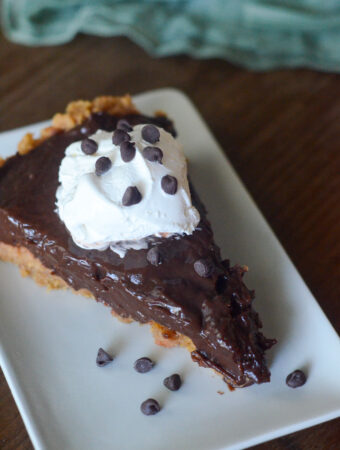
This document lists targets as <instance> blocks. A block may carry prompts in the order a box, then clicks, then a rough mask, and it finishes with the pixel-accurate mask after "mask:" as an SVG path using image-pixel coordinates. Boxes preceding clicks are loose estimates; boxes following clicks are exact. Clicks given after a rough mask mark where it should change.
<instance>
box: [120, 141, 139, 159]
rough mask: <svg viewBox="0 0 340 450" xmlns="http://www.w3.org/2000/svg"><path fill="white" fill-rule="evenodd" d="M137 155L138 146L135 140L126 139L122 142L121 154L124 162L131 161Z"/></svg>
mask: <svg viewBox="0 0 340 450" xmlns="http://www.w3.org/2000/svg"><path fill="white" fill-rule="evenodd" d="M135 155H136V147H135V145H134V143H133V142H127V141H124V142H122V143H121V144H120V156H121V158H122V160H123V161H124V162H126V163H127V162H130V161H132V160H133V158H134V157H135Z"/></svg>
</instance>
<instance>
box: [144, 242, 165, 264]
mask: <svg viewBox="0 0 340 450" xmlns="http://www.w3.org/2000/svg"><path fill="white" fill-rule="evenodd" d="M146 259H147V261H148V262H149V263H150V264H152V265H153V266H158V265H159V264H162V262H163V261H162V254H161V252H160V250H159V248H158V247H157V246H154V247H151V248H150V250H148V252H147V254H146Z"/></svg>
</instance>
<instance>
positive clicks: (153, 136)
mask: <svg viewBox="0 0 340 450" xmlns="http://www.w3.org/2000/svg"><path fill="white" fill-rule="evenodd" d="M142 138H143V139H144V141H146V142H150V144H155V143H156V142H158V141H159V138H160V134H159V130H158V128H156V127H155V126H154V125H145V127H143V128H142Z"/></svg>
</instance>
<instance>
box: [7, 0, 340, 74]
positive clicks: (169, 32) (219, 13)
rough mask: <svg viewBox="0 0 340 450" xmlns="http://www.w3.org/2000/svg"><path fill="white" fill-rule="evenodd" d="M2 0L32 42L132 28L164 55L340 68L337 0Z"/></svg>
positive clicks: (15, 29)
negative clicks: (185, 55)
mask: <svg viewBox="0 0 340 450" xmlns="http://www.w3.org/2000/svg"><path fill="white" fill-rule="evenodd" d="M1 8H2V9H1V19H2V26H3V31H4V33H5V35H6V36H7V37H8V39H10V40H12V41H14V42H17V43H21V44H26V45H56V44H62V43H65V42H67V41H70V40H71V39H73V38H74V36H75V35H76V34H77V33H87V34H93V35H98V36H117V35H124V36H128V37H129V38H130V39H132V40H133V41H134V42H136V43H137V44H139V45H141V46H142V47H144V48H145V49H146V50H147V51H148V52H150V53H151V54H153V55H157V56H168V55H174V54H179V53H181V54H187V55H191V56H194V57H197V58H213V57H218V58H223V59H227V60H229V61H231V62H234V63H236V64H240V65H242V66H245V67H248V68H251V69H256V70H266V69H272V68H275V67H284V66H287V67H297V66H308V67H313V68H318V69H323V70H332V71H339V70H340V1H337V0H322V1H320V0H126V1H124V0H15V1H13V0H3V2H2V7H1Z"/></svg>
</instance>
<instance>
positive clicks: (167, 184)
mask: <svg viewBox="0 0 340 450" xmlns="http://www.w3.org/2000/svg"><path fill="white" fill-rule="evenodd" d="M161 186H162V189H163V191H164V192H165V193H166V194H169V195H174V194H176V192H177V179H176V178H175V177H173V176H171V175H165V176H164V177H163V178H162V180H161Z"/></svg>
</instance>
